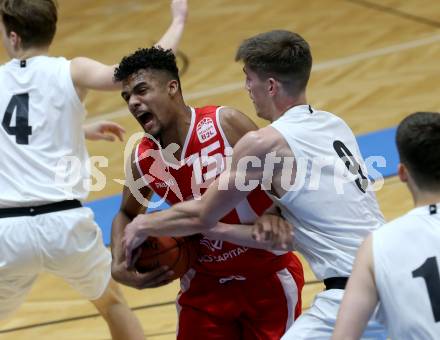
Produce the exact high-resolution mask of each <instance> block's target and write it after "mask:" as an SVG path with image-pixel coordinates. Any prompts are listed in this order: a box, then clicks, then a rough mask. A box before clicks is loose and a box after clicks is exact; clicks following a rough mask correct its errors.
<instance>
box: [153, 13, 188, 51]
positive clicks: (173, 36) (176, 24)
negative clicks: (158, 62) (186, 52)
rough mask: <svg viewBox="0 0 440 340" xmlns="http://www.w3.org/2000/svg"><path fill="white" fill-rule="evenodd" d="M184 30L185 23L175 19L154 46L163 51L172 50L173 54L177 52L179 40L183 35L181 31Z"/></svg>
mask: <svg viewBox="0 0 440 340" xmlns="http://www.w3.org/2000/svg"><path fill="white" fill-rule="evenodd" d="M184 28H185V21H184V20H181V19H175V20H173V21H172V23H171V25H170V26H169V27H168V30H167V31H166V32H165V34H164V35H163V36H162V38H160V40H159V41H158V42H157V43H156V44H155V46H160V47H162V48H163V49H165V50H168V49H172V50H173V52H174V53H176V52H177V46H178V45H179V42H180V38H181V37H182V34H183V29H184Z"/></svg>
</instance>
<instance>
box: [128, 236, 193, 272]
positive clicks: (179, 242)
mask: <svg viewBox="0 0 440 340" xmlns="http://www.w3.org/2000/svg"><path fill="white" fill-rule="evenodd" d="M192 242H193V239H192V238H189V237H167V236H164V237H149V238H148V239H147V240H146V241H145V242H144V243H143V244H142V245H141V248H142V249H141V252H140V255H139V258H138V259H137V261H136V263H135V267H136V270H137V271H138V272H140V273H146V272H148V271H151V270H153V269H156V268H157V267H160V266H168V267H169V268H170V270H172V271H174V275H173V276H172V277H171V279H172V280H175V279H178V278H180V277H182V276H183V275H184V274H185V273H186V272H187V271H188V269H189V268H190V267H191V266H192V265H193V264H194V262H195V261H196V259H197V253H196V250H195V247H193V244H192Z"/></svg>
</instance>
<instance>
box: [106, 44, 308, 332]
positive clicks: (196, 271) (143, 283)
mask: <svg viewBox="0 0 440 340" xmlns="http://www.w3.org/2000/svg"><path fill="white" fill-rule="evenodd" d="M115 78H116V80H118V81H122V84H123V90H122V97H123V98H124V100H125V101H126V102H127V104H128V107H129V110H130V112H131V113H132V114H133V116H134V117H135V118H136V119H137V121H138V122H139V124H140V125H141V126H142V127H143V129H144V131H145V132H147V136H145V137H144V138H143V139H142V140H141V142H140V143H139V145H137V146H136V147H135V148H134V150H133V153H132V159H131V160H132V165H131V167H132V173H133V179H134V180H138V179H139V178H143V180H144V181H145V183H146V186H145V187H143V188H142V189H141V192H142V196H143V197H146V198H147V199H148V198H150V197H151V194H152V193H153V191H154V192H156V193H157V194H158V195H159V196H161V197H163V198H164V199H166V201H167V202H168V203H169V204H171V205H172V204H175V203H178V202H181V201H182V200H190V199H193V198H194V197H197V196H198V195H201V194H202V193H203V192H204V190H205V188H206V187H207V185H209V182H210V181H213V180H215V178H216V177H217V176H218V175H219V174H220V173H221V172H222V171H223V169H224V168H225V150H226V149H227V148H228V147H232V146H233V145H234V144H235V143H236V142H237V141H238V140H239V139H240V138H241V137H242V136H243V135H244V134H245V133H247V132H248V131H250V130H255V129H256V126H255V125H254V124H253V123H252V122H251V121H250V120H249V119H248V118H247V117H246V116H245V115H244V114H242V113H241V112H239V111H237V110H235V109H232V108H226V107H217V106H206V107H203V108H190V107H188V106H187V105H186V104H185V102H184V100H183V96H182V92H181V86H180V80H179V76H178V69H177V66H176V62H175V57H174V55H173V54H172V52H171V50H168V51H164V50H162V49H160V48H155V47H153V48H150V49H142V50H138V51H137V52H136V53H134V54H132V55H130V56H128V57H125V58H124V59H123V60H122V61H121V63H120V64H119V66H118V68H117V70H116V71H115ZM163 149H165V151H169V150H170V149H172V151H171V152H168V153H167V152H164V151H163ZM176 149H177V151H176ZM135 196H136V194H135V193H133V192H131V191H130V189H129V188H128V187H125V188H124V192H123V199H122V205H121V209H120V211H119V213H118V214H117V216H116V217H115V219H114V221H113V228H112V253H113V265H112V267H113V272H112V274H113V277H114V278H115V279H116V280H117V281H119V282H121V283H124V284H128V285H131V286H134V287H137V288H143V287H152V286H157V285H160V284H164V283H166V282H167V278H168V277H169V276H167V275H168V274H170V273H167V272H166V271H164V269H163V268H159V269H157V270H156V273H157V276H156V278H155V279H153V280H151V279H150V280H145V279H143V277H142V274H139V273H137V272H131V271H127V269H126V264H125V254H124V251H123V248H122V241H121V240H122V236H123V233H124V228H125V226H126V225H127V224H128V223H129V222H130V221H131V220H132V219H133V218H135V217H136V216H137V215H138V214H140V213H143V212H145V206H144V204H142V203H143V202H139V201H140V200H138V199H136V197H135ZM271 206H272V201H271V199H270V198H269V197H268V196H266V194H265V193H264V192H263V191H262V190H260V189H259V188H257V189H256V190H254V191H252V192H251V193H250V194H249V195H248V197H247V198H246V199H245V200H243V201H242V202H240V203H239V204H238V205H237V206H236V208H235V209H234V210H232V211H231V212H230V213H229V214H228V215H227V216H225V217H224V218H223V219H222V222H223V223H229V224H249V223H253V222H254V221H255V220H256V219H257V218H258V216H261V215H262V214H263V213H264V212H265V211H266V210H267V209H269V208H270V207H271ZM265 218H270V219H274V221H275V220H276V218H274V217H273V216H268V217H265ZM184 227H185V226H184V225H182V228H184ZM238 228H241V229H240V230H238V231H237V230H236V229H238ZM236 229H234V226H233V225H231V232H230V233H227V232H226V233H224V234H222V235H215V236H216V239H212V238H208V237H206V235H205V236H200V238H199V240H197V241H196V242H195V246H196V247H197V251H198V254H199V260H198V262H197V263H196V265H195V266H194V268H192V269H190V270H189V271H188V272H187V273H186V274H185V276H184V277H183V278H182V279H181V292H180V294H179V297H178V299H177V309H178V313H179V328H178V334H177V337H178V339H279V338H280V337H281V336H282V335H283V334H284V332H285V331H286V329H287V328H288V327H289V326H290V325H291V324H292V322H293V321H294V319H295V318H296V317H297V316H298V315H299V313H300V311H301V290H302V287H303V284H304V278H303V271H302V266H301V263H300V262H299V260H298V258H297V257H296V256H295V255H294V254H293V253H291V252H271V251H266V250H260V249H255V248H251V247H249V246H238V245H236V244H233V243H229V242H226V241H234V240H235V239H236V238H237V237H240V238H243V234H240V232H241V231H244V234H245V233H246V228H245V227H244V226H240V227H237V228H236ZM248 231H249V232H248V241H247V242H245V244H246V245H254V244H259V245H260V246H261V244H260V243H257V242H256V241H254V240H253V239H252V237H251V233H250V231H251V229H249V230H248ZM237 235H239V236H237ZM155 236H160V235H155ZM208 236H210V237H213V236H214V234H210V235H208ZM217 236H218V237H219V238H220V239H218V238H217ZM241 244H244V243H243V242H241ZM150 276H151V273H150Z"/></svg>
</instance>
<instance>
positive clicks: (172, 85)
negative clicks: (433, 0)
mask: <svg viewBox="0 0 440 340" xmlns="http://www.w3.org/2000/svg"><path fill="white" fill-rule="evenodd" d="M179 91H180V85H179V82H178V81H177V80H175V79H173V80H170V81H169V82H168V94H169V95H170V96H171V97H174V96H175V95H176V94H178V93H179Z"/></svg>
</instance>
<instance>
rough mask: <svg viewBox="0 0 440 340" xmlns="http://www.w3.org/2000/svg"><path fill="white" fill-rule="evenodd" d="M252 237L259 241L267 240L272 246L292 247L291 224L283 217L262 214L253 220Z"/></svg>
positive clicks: (289, 248)
mask: <svg viewBox="0 0 440 340" xmlns="http://www.w3.org/2000/svg"><path fill="white" fill-rule="evenodd" d="M254 224H255V227H254V230H253V233H252V237H253V238H254V239H255V240H256V241H259V242H269V243H270V244H271V246H272V247H274V248H281V249H286V250H292V249H293V226H292V225H291V224H290V223H289V222H287V221H286V220H285V219H284V218H282V217H280V216H278V215H274V214H264V215H263V216H261V217H260V218H258V219H257V220H256V221H255V223H254Z"/></svg>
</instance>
